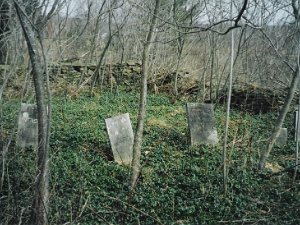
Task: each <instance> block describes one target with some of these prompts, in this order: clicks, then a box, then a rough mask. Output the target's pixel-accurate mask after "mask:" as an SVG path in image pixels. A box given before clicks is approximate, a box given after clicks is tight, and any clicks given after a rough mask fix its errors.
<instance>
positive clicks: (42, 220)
mask: <svg viewBox="0 0 300 225" xmlns="http://www.w3.org/2000/svg"><path fill="white" fill-rule="evenodd" d="M14 5H15V8H16V12H17V14H18V18H19V21H20V24H21V26H22V29H23V32H24V36H25V39H26V43H27V46H28V51H29V56H30V61H31V66H32V76H33V82H34V89H35V95H36V103H37V112H38V149H37V177H36V180H35V184H34V191H35V195H34V201H33V209H32V210H33V211H32V223H33V224H37V225H45V224H48V219H47V214H48V202H49V159H48V145H47V139H48V133H47V130H48V128H47V112H46V111H47V110H46V104H45V87H44V86H45V84H44V82H45V78H44V72H45V68H43V66H42V64H41V61H40V59H41V57H40V55H39V52H38V44H37V38H36V36H37V35H36V33H35V31H34V30H33V28H32V26H31V24H30V23H29V21H28V20H27V18H26V17H25V15H23V12H24V11H22V10H21V9H20V7H19V5H18V4H17V3H15V4H14Z"/></svg>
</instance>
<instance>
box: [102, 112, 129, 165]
mask: <svg viewBox="0 0 300 225" xmlns="http://www.w3.org/2000/svg"><path fill="white" fill-rule="evenodd" d="M105 123H106V127H107V132H108V136H109V140H110V144H111V148H112V152H113V155H114V159H115V162H117V163H119V164H124V165H130V164H131V161H132V149H133V138H134V136H133V130H132V126H131V122H130V118H129V114H128V113H126V114H122V115H119V116H115V117H111V118H108V119H105Z"/></svg>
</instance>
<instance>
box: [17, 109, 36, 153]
mask: <svg viewBox="0 0 300 225" xmlns="http://www.w3.org/2000/svg"><path fill="white" fill-rule="evenodd" d="M37 143H38V121H37V107H36V105H33V104H25V103H22V104H21V111H20V115H19V119H18V135H17V145H18V146H20V147H29V146H37Z"/></svg>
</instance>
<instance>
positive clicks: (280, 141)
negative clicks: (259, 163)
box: [275, 128, 288, 147]
mask: <svg viewBox="0 0 300 225" xmlns="http://www.w3.org/2000/svg"><path fill="white" fill-rule="evenodd" d="M287 136H288V134H287V128H280V131H279V136H278V138H277V139H276V142H275V145H277V146H279V147H282V146H284V145H286V143H287Z"/></svg>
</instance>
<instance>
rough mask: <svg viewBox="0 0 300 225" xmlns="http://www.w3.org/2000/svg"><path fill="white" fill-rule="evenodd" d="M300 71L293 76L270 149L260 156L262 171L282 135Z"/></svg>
mask: <svg viewBox="0 0 300 225" xmlns="http://www.w3.org/2000/svg"><path fill="white" fill-rule="evenodd" d="M298 70H299V68H298V67H297V70H296V71H295V72H294V74H293V79H292V82H291V85H290V88H289V91H288V94H287V96H286V98H285V101H284V105H283V107H282V110H281V111H280V114H279V117H278V119H277V122H276V125H275V127H274V130H273V133H272V135H271V137H270V140H269V143H268V148H267V149H266V151H264V152H263V153H262V154H261V156H260V160H259V163H258V168H259V169H260V170H261V169H263V168H264V167H265V163H266V161H267V159H268V157H269V155H270V152H271V150H272V149H273V146H274V144H275V141H276V139H277V138H278V136H279V134H280V128H281V127H282V124H283V122H284V120H285V117H286V114H287V113H288V111H289V108H290V105H291V103H292V100H293V98H294V94H295V91H296V90H297V87H298V82H299V76H298Z"/></svg>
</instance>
